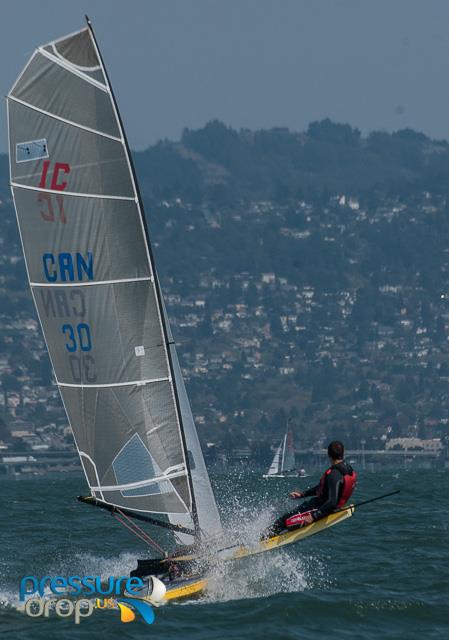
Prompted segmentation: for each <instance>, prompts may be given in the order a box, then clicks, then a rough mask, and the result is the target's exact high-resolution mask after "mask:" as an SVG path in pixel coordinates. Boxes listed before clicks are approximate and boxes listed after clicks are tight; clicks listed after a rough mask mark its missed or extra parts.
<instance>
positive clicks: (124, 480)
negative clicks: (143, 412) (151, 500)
mask: <svg viewBox="0 0 449 640" xmlns="http://www.w3.org/2000/svg"><path fill="white" fill-rule="evenodd" d="M112 467H113V469H114V473H115V478H116V480H117V484H118V485H123V484H131V483H133V482H142V481H143V480H148V481H149V484H148V485H144V486H142V487H136V488H135V489H124V490H123V491H121V494H122V496H125V497H128V498H129V497H140V496H149V495H154V494H158V493H169V492H170V491H171V486H170V482H168V481H162V482H151V480H152V478H155V477H157V476H160V475H162V472H161V469H160V468H159V466H158V464H157V463H156V461H155V460H154V458H153V456H152V455H151V453H150V452H149V451H148V449H147V448H146V446H145V445H144V443H143V442H142V439H141V438H140V436H139V435H138V434H137V433H135V434H134V435H133V436H132V438H130V439H129V440H128V442H127V443H126V444H125V446H124V447H123V449H122V450H121V451H120V453H119V454H118V456H117V457H116V458H115V459H114V461H113V463H112Z"/></svg>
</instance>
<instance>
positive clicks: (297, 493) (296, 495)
mask: <svg viewBox="0 0 449 640" xmlns="http://www.w3.org/2000/svg"><path fill="white" fill-rule="evenodd" d="M303 495H304V494H303V492H302V491H292V492H291V494H290V498H295V499H298V498H302V497H303Z"/></svg>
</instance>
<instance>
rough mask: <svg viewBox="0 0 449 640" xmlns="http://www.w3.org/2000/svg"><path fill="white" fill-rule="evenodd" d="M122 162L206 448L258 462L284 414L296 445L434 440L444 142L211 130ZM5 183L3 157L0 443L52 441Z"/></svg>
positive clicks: (442, 411) (446, 412)
mask: <svg viewBox="0 0 449 640" xmlns="http://www.w3.org/2000/svg"><path fill="white" fill-rule="evenodd" d="M134 157H135V162H136V167H137V171H138V174H139V178H140V183H141V188H142V192H143V196H144V199H145V204H146V210H147V218H148V222H149V226H150V233H151V237H152V241H153V245H154V248H155V253H156V258H157V263H158V268H159V273H160V276H161V283H162V287H163V290H164V293H165V296H166V300H167V307H168V310H169V314H170V318H171V321H172V326H173V332H174V335H175V338H176V340H177V342H178V344H179V349H180V355H181V362H182V365H183V368H184V372H185V374H186V379H187V385H188V389H189V392H190V395H191V399H192V405H193V410H194V413H195V416H196V419H197V423H198V425H199V429H200V434H201V437H202V439H203V440H205V441H210V442H215V443H221V446H222V447H223V450H228V451H229V450H232V449H238V448H242V447H243V448H245V447H247V446H248V442H249V445H250V448H251V451H252V454H253V455H254V456H256V457H257V456H259V455H262V453H263V451H265V454H264V455H267V445H268V444H271V442H272V440H273V439H276V438H277V437H278V436H279V434H280V433H281V431H282V430H283V428H284V425H285V420H286V417H287V416H288V415H290V416H291V417H293V418H294V424H295V428H296V431H297V435H298V440H299V441H300V444H301V445H305V444H312V443H317V442H320V441H321V440H322V439H324V438H327V437H329V436H332V435H335V434H337V433H338V434H339V435H341V436H342V437H346V438H347V439H348V440H349V442H350V443H351V444H353V445H354V446H357V447H358V446H359V444H360V441H361V440H362V439H365V440H366V441H367V442H368V446H370V445H372V446H376V447H377V446H382V444H381V443H382V442H383V441H384V440H385V439H386V438H390V437H393V436H404V435H413V436H414V435H419V436H420V437H439V436H444V435H445V434H446V433H447V424H448V420H449V391H448V382H449V359H448V351H449V342H448V336H449V259H448V252H449V249H448V247H449V206H448V202H447V197H448V186H449V145H448V144H447V143H446V142H436V141H432V140H430V139H428V138H426V137H425V136H424V135H422V134H418V133H415V132H413V131H409V130H406V131H400V132H397V133H394V134H387V133H382V132H375V133H372V134H370V136H368V137H367V138H362V137H361V136H360V133H359V132H358V131H357V130H354V129H352V128H351V127H350V126H349V125H338V124H333V123H331V122H330V121H327V120H326V121H323V122H319V123H313V124H311V125H310V126H309V128H308V130H307V131H306V132H303V133H293V132H289V131H288V130H286V129H272V130H269V131H257V132H250V131H246V130H244V131H234V130H232V129H230V128H227V127H225V126H224V125H223V124H221V123H219V122H212V123H209V124H208V125H206V126H205V127H204V128H203V129H201V130H198V131H187V130H186V131H185V132H184V134H183V136H182V139H181V141H179V142H169V141H164V142H160V143H158V144H157V145H154V146H153V147H151V148H149V149H148V150H146V151H144V152H139V153H136V154H134ZM6 185H7V161H6V157H5V156H0V199H1V206H0V212H1V218H0V244H1V246H2V252H1V254H2V257H1V277H0V376H1V380H2V390H3V394H2V400H3V413H2V414H1V415H2V416H3V417H2V421H3V422H0V428H1V429H2V431H1V432H0V439H2V438H3V439H7V438H8V437H9V436H8V434H9V431H10V430H11V429H12V428H14V427H17V425H20V424H21V425H22V426H23V424H26V425H29V426H30V428H36V426H37V427H42V429H44V427H48V425H50V424H52V425H54V427H51V428H50V427H48V429H47V431H48V433H50V434H53V435H52V436H51V437H53V438H56V437H57V436H58V434H60V433H61V430H62V429H63V426H64V425H65V424H66V422H65V417H64V414H63V411H62V407H61V405H60V401H59V398H58V395H57V393H56V392H55V388H54V387H51V386H49V382H50V377H51V372H50V368H49V364H48V359H47V356H46V355H45V351H44V346H43V341H42V338H41V336H40V333H39V330H38V328H37V322H36V316H35V313H34V308H33V305H32V302H31V297H30V294H29V292H28V287H27V284H26V277H25V270H24V265H23V260H22V257H21V250H20V248H19V240H18V233H17V228H16V223H15V219H14V213H13V209H12V203H11V200H10V196H9V195H8V189H7V186H6ZM42 433H44V431H42ZM39 437H43V435H41V436H39ZM261 443H262V444H261ZM264 443H265V444H264ZM22 445H23V446H25V447H26V442H25V443H22ZM264 447H265V448H264ZM261 452H262V453H261Z"/></svg>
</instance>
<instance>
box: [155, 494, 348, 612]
mask: <svg viewBox="0 0 449 640" xmlns="http://www.w3.org/2000/svg"><path fill="white" fill-rule="evenodd" d="M354 511H355V507H353V506H350V507H349V508H348V509H345V510H344V511H339V512H337V513H331V514H329V515H328V516H326V517H325V518H321V519H320V520H317V521H316V522H313V523H312V524H310V525H307V526H305V527H301V528H298V529H294V530H292V531H286V532H285V533H281V534H280V535H278V536H273V537H272V538H268V539H267V540H261V541H260V542H258V543H257V544H254V545H251V546H244V545H237V546H232V547H229V548H227V549H222V550H220V551H218V552H217V553H216V555H214V556H211V557H210V558H209V559H208V564H209V565H210V566H212V565H214V564H218V563H220V562H230V561H235V560H241V559H243V558H247V557H249V556H253V555H258V554H260V553H265V552H267V551H272V550H274V549H278V548H281V547H284V546H287V545H289V544H293V543H295V542H299V541H300V540H303V539H305V538H308V537H309V536H313V535H315V534H316V533H320V532H321V531H324V530H326V529H329V528H330V527H333V526H335V525H336V524H339V523H340V522H343V520H347V519H348V518H350V517H351V516H352V515H353V513H354ZM177 559H178V560H179V561H189V560H192V561H194V560H195V559H197V557H196V556H180V557H179V558H177ZM207 584H208V579H207V576H204V575H203V576H198V577H196V578H195V577H191V578H188V579H186V580H176V581H174V582H173V583H170V582H167V583H165V586H166V589H167V591H166V593H165V596H164V598H163V601H162V604H163V603H166V602H170V601H175V600H182V599H186V598H192V597H196V596H199V595H201V594H202V593H203V592H204V591H205V590H207Z"/></svg>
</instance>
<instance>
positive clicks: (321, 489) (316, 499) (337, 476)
mask: <svg viewBox="0 0 449 640" xmlns="http://www.w3.org/2000/svg"><path fill="white" fill-rule="evenodd" d="M352 470H353V469H352V467H351V465H350V464H347V463H346V462H340V463H339V464H334V465H332V467H331V468H330V472H329V473H326V474H325V475H324V482H323V483H321V482H320V483H318V484H317V485H316V486H315V487H312V488H310V489H307V490H306V491H304V493H303V498H309V497H312V496H313V497H312V499H311V500H307V501H306V502H303V503H302V504H300V505H299V506H297V507H296V508H295V509H292V510H291V511H288V512H287V513H284V515H282V516H281V517H280V518H278V519H277V520H276V521H275V522H274V523H273V524H272V525H271V527H270V528H269V533H270V535H276V534H278V533H280V532H281V531H283V530H284V529H286V525H285V522H286V520H287V519H288V518H291V517H292V516H294V515H296V514H297V513H305V512H306V511H311V510H312V509H316V511H315V512H314V513H313V514H312V515H313V519H314V520H319V518H324V516H327V515H328V514H329V513H332V512H333V511H335V509H336V508H337V505H338V502H339V500H340V498H341V495H342V492H343V484H344V481H343V476H345V475H346V474H348V473H349V474H351V473H352Z"/></svg>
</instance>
